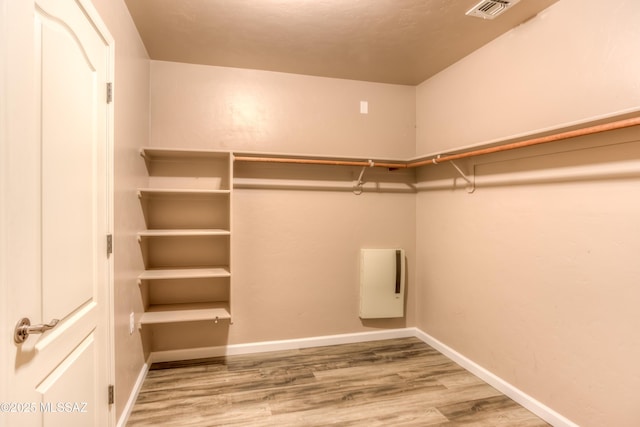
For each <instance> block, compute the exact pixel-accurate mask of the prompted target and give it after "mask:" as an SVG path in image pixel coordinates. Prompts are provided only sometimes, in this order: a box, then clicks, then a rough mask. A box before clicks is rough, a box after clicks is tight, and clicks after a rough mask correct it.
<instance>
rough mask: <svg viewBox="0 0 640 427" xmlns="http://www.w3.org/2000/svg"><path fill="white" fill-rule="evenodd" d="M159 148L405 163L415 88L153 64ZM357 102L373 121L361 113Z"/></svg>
mask: <svg viewBox="0 0 640 427" xmlns="http://www.w3.org/2000/svg"><path fill="white" fill-rule="evenodd" d="M151 76H152V77H151V143H152V144H153V145H154V146H163V147H174V146H176V145H180V144H182V145H185V146H189V147H193V148H219V149H232V150H236V151H266V152H290V153H299V154H324V155H330V156H338V155H342V156H362V157H368V156H370V157H382V158H385V157H392V158H393V157H400V158H405V157H409V156H412V155H413V154H414V150H415V88H414V87H413V86H400V85H388V84H379V83H375V84H374V83H368V82H360V81H354V80H340V79H329V78H320V77H311V76H301V75H296V74H285V73H275V72H266V71H257V70H242V69H236V68H225V67H211V66H202V65H189V64H179V63H175V62H163V61H152V62H151ZM360 101H367V102H368V103H369V114H366V115H365V114H360V110H359V109H360Z"/></svg>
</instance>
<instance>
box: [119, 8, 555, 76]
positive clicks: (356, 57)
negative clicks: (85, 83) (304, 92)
mask: <svg viewBox="0 0 640 427" xmlns="http://www.w3.org/2000/svg"><path fill="white" fill-rule="evenodd" d="M125 1H126V3H127V5H128V7H129V10H130V12H131V15H132V17H133V20H134V21H135V23H136V26H137V28H138V31H139V32H140V35H141V37H142V40H143V41H144V44H145V46H146V48H147V51H148V53H149V55H150V57H151V59H156V60H164V61H175V62H186V63H193V64H206V65H218V66H226V67H238V68H252V69H258V70H270V71H280V72H287V73H296V74H308V75H314V76H324V77H336V78H344V79H354V80H364V81H374V82H383V83H396V84H407V85H416V84H418V83H420V82H422V81H424V80H426V79H427V78H429V77H431V76H432V75H434V74H436V73H437V72H439V71H441V70H443V69H444V68H446V67H448V66H449V65H451V64H453V63H454V62H456V61H458V60H459V59H461V58H463V57H464V56H466V55H468V54H469V53H471V52H473V51H474V50H476V49H478V48H479V47H481V46H483V45H484V44H486V43H487V42H489V41H491V40H492V39H494V38H496V37H497V36H499V35H500V34H502V33H504V32H506V31H508V30H509V29H511V28H513V27H515V26H517V25H519V24H521V23H522V22H524V21H526V20H528V19H530V18H531V17H533V16H535V15H536V14H537V13H539V12H540V11H541V10H543V9H545V8H546V7H548V6H550V5H551V4H553V3H555V2H556V1H558V0H521V1H520V2H519V3H518V4H516V5H515V6H513V7H512V8H511V9H509V10H508V11H507V12H505V13H504V14H503V15H501V16H499V17H497V18H496V19H493V20H483V19H479V18H472V17H469V16H465V12H466V11H467V10H469V9H470V8H471V7H473V6H474V5H475V4H476V3H478V0H125Z"/></svg>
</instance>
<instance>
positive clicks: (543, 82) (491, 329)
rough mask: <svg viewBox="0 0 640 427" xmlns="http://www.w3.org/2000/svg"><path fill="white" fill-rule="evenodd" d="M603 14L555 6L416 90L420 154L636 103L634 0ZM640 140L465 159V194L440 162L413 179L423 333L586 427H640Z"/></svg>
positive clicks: (639, 6) (576, 4)
mask: <svg viewBox="0 0 640 427" xmlns="http://www.w3.org/2000/svg"><path fill="white" fill-rule="evenodd" d="M597 9H598V8H597V2H595V1H582V0H580V1H578V0H563V1H560V2H559V3H557V4H556V5H555V6H552V7H551V8H550V9H548V10H547V11H545V12H543V13H542V14H541V15H540V16H538V17H537V18H535V19H533V20H531V21H529V22H528V23H526V24H524V25H522V26H521V27H518V28H516V29H515V30H513V31H512V32H510V33H508V34H506V35H504V36H502V37H501V38H499V39H497V40H496V41H495V42H493V43H491V44H489V45H487V46H485V47H484V48H483V49H481V50H479V51H477V52H475V53H474V54H472V55H470V56H469V57H467V58H465V59H464V60H463V61H461V62H459V63H458V64H455V65H454V66H452V67H450V68H449V69H447V70H445V71H444V72H442V73H441V74H439V75H437V76H435V77H434V78H433V79H431V80H429V81H427V82H425V83H423V84H422V85H421V86H420V87H419V88H418V94H417V105H418V107H417V110H418V113H417V124H418V137H417V150H418V153H419V154H422V153H428V152H439V151H440V150H446V149H451V148H454V147H459V146H466V145H475V144H480V143H483V142H486V141H491V140H494V139H496V138H502V137H509V136H512V135H516V134H524V133H530V132H535V131H538V130H540V129H543V128H551V127H557V126H562V125H566V124H568V123H571V122H575V121H583V120H588V119H594V118H599V117H603V116H607V115H610V114H614V113H618V112H621V111H627V110H633V109H639V108H640V86H639V80H638V78H637V76H638V75H640V57H639V56H638V55H637V52H638V47H640V45H639V42H638V40H640V37H639V34H638V30H637V28H638V27H637V22H638V19H639V18H640V3H638V2H637V1H633V0H629V1H620V2H616V3H615V5H612V7H611V8H610V9H608V10H607V13H602V14H599V11H598V10H597ZM578 17H579V18H578ZM496 72H497V74H496ZM490 75H495V76H496V78H495V79H493V80H492V81H491V84H490V85H489V86H490V88H489V87H487V88H482V87H478V86H477V85H478V82H479V81H482V82H483V83H487V80H486V79H484V78H483V76H485V77H486V76H490ZM490 89H491V90H490ZM492 114H496V116H495V118H493V117H492V116H491V115H492ZM639 144H640V131H639V130H638V129H629V130H626V131H618V132H610V133H608V134H603V135H600V136H594V137H589V138H580V139H576V140H573V141H567V142H564V143H559V144H557V145H554V146H553V147H551V146H550V147H544V146H541V147H536V148H532V149H527V150H521V151H517V152H511V153H508V154H506V153H505V154H501V155H493V156H484V157H479V158H476V159H474V160H470V161H469V162H468V163H464V162H461V163H460V165H461V166H462V167H463V168H464V169H465V170H466V171H467V172H469V173H472V172H473V171H474V169H475V177H476V182H477V189H476V190H475V192H474V193H473V194H467V193H466V191H464V186H463V185H462V184H464V183H462V182H461V180H460V179H456V178H455V177H456V174H455V171H454V169H453V168H452V167H450V166H448V165H440V166H435V167H434V166H429V167H426V168H423V169H422V170H421V171H419V175H418V182H419V186H420V188H421V189H422V191H421V192H420V193H419V195H418V197H417V214H416V217H417V223H416V241H417V248H416V261H417V262H416V264H417V265H418V272H417V277H418V278H417V281H418V283H419V285H418V286H419V288H418V301H417V306H418V315H417V324H418V327H419V328H420V329H422V330H424V331H425V332H427V333H429V334H431V335H433V336H434V337H436V338H437V339H439V340H441V341H443V342H444V343H445V344H447V345H449V346H451V347H452V348H454V349H455V350H457V351H459V352H460V353H462V354H463V355H465V356H467V357H469V358H470V359H471V360H473V361H475V362H476V363H478V364H479V365H481V366H483V367H485V368H487V369H488V370H490V371H491V372H493V373H495V374H496V375H498V376H500V377H501V378H503V379H505V380H506V381H508V382H509V383H511V384H513V385H514V386H516V387H518V388H519V389H521V390H523V391H524V392H525V393H528V394H530V395H531V396H533V397H534V398H536V399H538V400H539V401H541V402H542V403H544V404H546V405H548V406H549V407H551V408H552V409H554V410H556V411H557V412H559V413H560V414H562V415H564V416H565V417H567V418H569V419H571V420H572V421H574V422H576V423H577V424H579V425H581V426H603V425H616V426H629V427H630V426H637V425H640V412H639V411H638V408H639V407H640V398H639V397H638V393H637V390H638V389H640V368H639V365H638V363H637V361H638V360H639V359H640V335H639V334H638V333H637V326H638V325H639V324H640V315H639V314H638V310H637V302H638V301H640V288H639V287H638V286H637V285H638V282H639V280H640V266H639V265H640V264H638V260H637V258H638V253H640V228H639V226H638V217H639V214H640V203H639V202H638V198H637V197H636V196H635V195H636V194H637V193H638V191H639V190H640V173H638V170H640V145H639ZM603 145H604V146H603ZM588 147H591V148H588ZM456 184H457V185H456Z"/></svg>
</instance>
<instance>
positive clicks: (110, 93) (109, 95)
mask: <svg viewBox="0 0 640 427" xmlns="http://www.w3.org/2000/svg"><path fill="white" fill-rule="evenodd" d="M112 101H113V83H111V82H108V83H107V104H111V102H112Z"/></svg>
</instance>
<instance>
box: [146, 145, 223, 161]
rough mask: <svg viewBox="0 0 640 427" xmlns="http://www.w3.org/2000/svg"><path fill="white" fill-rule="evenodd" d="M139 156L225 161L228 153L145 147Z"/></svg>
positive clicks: (163, 158)
mask: <svg viewBox="0 0 640 427" xmlns="http://www.w3.org/2000/svg"><path fill="white" fill-rule="evenodd" d="M140 155H141V156H142V157H144V158H145V159H146V160H180V159H198V160H201V159H204V160H206V159H220V160H226V159H227V158H228V157H229V151H217V150H199V149H193V150H189V149H179V148H178V149H176V148H151V147H145V148H142V149H141V150H140Z"/></svg>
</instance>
